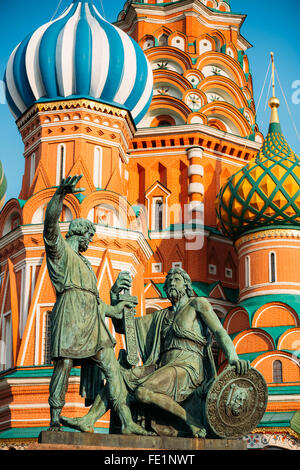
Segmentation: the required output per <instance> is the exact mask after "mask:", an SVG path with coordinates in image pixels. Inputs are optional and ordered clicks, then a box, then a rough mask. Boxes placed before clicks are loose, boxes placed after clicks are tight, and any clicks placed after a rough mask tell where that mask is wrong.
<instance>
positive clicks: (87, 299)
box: [44, 232, 116, 359]
mask: <svg viewBox="0 0 300 470" xmlns="http://www.w3.org/2000/svg"><path fill="white" fill-rule="evenodd" d="M44 242H45V250H46V259H47V267H48V272H49V276H50V279H51V281H52V284H53V286H54V288H55V291H56V303H55V305H54V308H53V311H52V314H51V357H52V359H54V358H57V357H67V358H72V359H84V358H89V357H92V356H94V355H95V354H96V353H97V352H98V351H99V350H100V349H101V348H103V347H114V346H115V344H116V341H115V339H114V338H113V336H112V335H111V333H110V331H109V329H108V327H107V326H106V323H105V304H104V302H102V300H101V299H100V298H99V293H98V290H97V279H96V276H95V274H94V271H93V269H92V267H91V265H90V263H89V261H88V260H87V259H86V258H85V257H84V256H82V255H81V254H78V253H77V252H75V251H74V250H73V249H72V248H71V246H70V245H69V244H68V243H67V242H66V241H65V240H64V238H63V237H62V235H61V233H60V232H59V233H58V234H56V237H55V239H54V240H48V239H46V237H45V236H44Z"/></svg>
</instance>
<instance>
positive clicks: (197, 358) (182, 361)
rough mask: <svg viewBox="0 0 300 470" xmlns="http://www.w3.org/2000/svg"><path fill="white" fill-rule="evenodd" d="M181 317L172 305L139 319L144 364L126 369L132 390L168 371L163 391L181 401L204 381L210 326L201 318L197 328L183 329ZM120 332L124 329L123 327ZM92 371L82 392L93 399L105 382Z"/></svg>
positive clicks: (136, 324) (84, 378)
mask: <svg viewBox="0 0 300 470" xmlns="http://www.w3.org/2000/svg"><path fill="white" fill-rule="evenodd" d="M178 316H180V312H178V313H177V314H176V315H175V313H174V311H173V309H172V307H169V308H167V309H164V310H158V311H156V312H153V313H151V314H148V315H146V316H144V317H139V318H135V330H136V336H137V341H138V347H139V353H140V356H141V359H142V362H143V365H142V366H137V367H134V368H132V369H126V367H124V368H122V375H123V378H124V381H125V383H126V385H127V388H128V390H129V392H133V391H134V390H135V389H136V388H137V387H138V386H140V385H142V384H144V383H145V382H146V381H147V380H149V379H151V378H152V377H153V376H154V375H155V373H156V372H157V371H160V372H163V371H164V370H165V371H166V372H167V373H168V374H169V375H168V380H166V384H165V389H164V390H162V393H165V394H167V395H168V396H171V397H172V398H173V399H174V400H176V401H177V402H182V401H183V400H185V399H186V398H187V397H188V396H189V395H190V394H191V393H192V392H193V391H194V390H196V389H197V387H198V386H199V385H201V384H202V383H203V380H204V378H205V375H206V374H205V371H204V368H203V359H204V355H206V348H207V346H209V345H208V341H207V336H208V332H207V327H206V325H205V324H204V323H203V322H202V321H201V319H197V322H198V328H197V329H196V331H193V330H186V329H183V328H181V327H180V326H179V325H178V324H177V323H178V322H177V321H176V318H177V319H178ZM119 332H120V333H121V332H122V331H121V330H120V329H119ZM166 369H167V370H166ZM90 372H91V373H90V374H89V375H88V376H87V375H86V376H85V377H84V376H83V374H82V375H81V394H82V396H84V397H86V398H87V399H88V401H89V402H90V401H91V402H92V401H94V399H95V397H96V394H97V390H98V391H99V386H101V385H100V384H99V383H97V380H98V379H99V377H98V378H97V377H96V376H93V374H92V371H90ZM170 372H171V373H170Z"/></svg>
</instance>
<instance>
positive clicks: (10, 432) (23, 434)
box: [0, 426, 109, 442]
mask: <svg viewBox="0 0 300 470" xmlns="http://www.w3.org/2000/svg"><path fill="white" fill-rule="evenodd" d="M47 430H48V428H47V427H37V428H12V429H6V430H5V431H0V442H1V439H37V438H38V437H39V435H40V433H41V432H42V431H47ZM63 430H64V431H72V432H80V431H75V430H74V429H71V428H68V427H66V426H63ZM94 432H95V433H97V434H108V433H109V429H107V428H94Z"/></svg>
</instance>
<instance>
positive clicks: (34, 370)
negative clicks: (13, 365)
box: [0, 365, 80, 380]
mask: <svg viewBox="0 0 300 470" xmlns="http://www.w3.org/2000/svg"><path fill="white" fill-rule="evenodd" d="M52 371H53V367H51V365H48V366H47V367H42V366H38V367H36V366H32V367H31V368H30V369H29V368H18V370H15V369H9V370H6V371H4V372H2V373H1V374H0V380H5V379H7V378H10V379H11V378H27V377H32V378H34V377H51V376H52ZM70 375H71V376H75V377H76V376H77V377H78V376H80V369H79V368H73V369H71V373H70Z"/></svg>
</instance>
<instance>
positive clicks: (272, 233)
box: [235, 227, 300, 248]
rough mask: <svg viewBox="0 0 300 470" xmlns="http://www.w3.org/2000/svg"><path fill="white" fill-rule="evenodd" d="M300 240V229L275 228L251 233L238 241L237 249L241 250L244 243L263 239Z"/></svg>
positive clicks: (236, 243)
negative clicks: (283, 238)
mask: <svg viewBox="0 0 300 470" xmlns="http://www.w3.org/2000/svg"><path fill="white" fill-rule="evenodd" d="M282 237H287V238H300V228H299V229H294V228H287V227H273V228H270V229H266V228H264V229H260V230H257V231H255V232H249V233H247V234H245V235H243V236H242V237H241V238H239V239H238V240H236V242H235V247H236V248H239V247H240V246H241V245H243V244H244V243H247V242H249V241H252V240H259V239H262V238H282Z"/></svg>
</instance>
